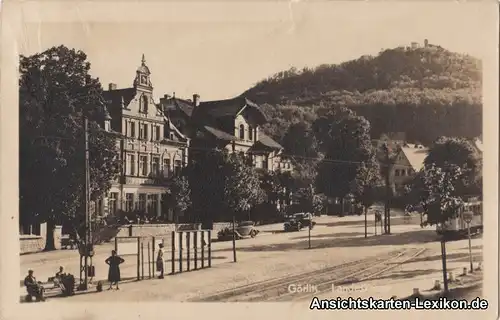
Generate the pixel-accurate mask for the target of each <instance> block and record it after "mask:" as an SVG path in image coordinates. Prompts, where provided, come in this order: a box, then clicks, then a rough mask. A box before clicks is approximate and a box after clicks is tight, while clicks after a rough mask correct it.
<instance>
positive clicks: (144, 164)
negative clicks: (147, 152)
mask: <svg viewBox="0 0 500 320" xmlns="http://www.w3.org/2000/svg"><path fill="white" fill-rule="evenodd" d="M139 170H140V172H141V175H143V176H147V175H148V157H147V156H140V157H139Z"/></svg>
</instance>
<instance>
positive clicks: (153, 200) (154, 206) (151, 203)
mask: <svg viewBox="0 0 500 320" xmlns="http://www.w3.org/2000/svg"><path fill="white" fill-rule="evenodd" d="M157 210H158V195H156V194H149V195H148V214H149V215H150V216H156V215H157V212H158V211H157Z"/></svg>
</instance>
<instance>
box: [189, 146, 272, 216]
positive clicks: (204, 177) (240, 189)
mask: <svg viewBox="0 0 500 320" xmlns="http://www.w3.org/2000/svg"><path fill="white" fill-rule="evenodd" d="M191 157H192V160H191V163H190V164H189V165H188V167H187V168H186V170H187V176H188V179H189V185H190V188H191V200H192V206H193V211H194V212H195V213H196V214H197V216H198V219H200V220H201V221H202V222H205V223H210V222H213V221H217V220H219V221H220V220H222V221H226V219H228V218H229V217H232V216H233V214H237V215H238V216H239V218H242V214H243V213H248V212H249V211H250V209H251V208H252V207H253V206H254V205H256V204H258V203H260V202H262V201H263V200H264V192H263V190H262V188H261V186H260V181H259V176H258V174H257V172H256V170H255V168H253V167H251V166H249V165H248V164H247V161H246V160H245V159H244V158H243V157H242V156H240V155H239V154H235V153H233V154H229V153H228V152H227V151H221V150H214V151H210V152H203V151H200V152H198V151H197V152H192V153H191Z"/></svg>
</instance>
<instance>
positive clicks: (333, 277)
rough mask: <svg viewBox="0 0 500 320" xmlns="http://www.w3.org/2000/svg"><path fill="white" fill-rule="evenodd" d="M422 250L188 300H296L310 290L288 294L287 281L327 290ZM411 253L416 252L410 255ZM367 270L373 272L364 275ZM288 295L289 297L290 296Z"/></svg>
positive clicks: (394, 251) (384, 256)
mask: <svg viewBox="0 0 500 320" xmlns="http://www.w3.org/2000/svg"><path fill="white" fill-rule="evenodd" d="M415 250H417V251H415ZM423 251H424V249H417V248H408V249H399V250H393V251H390V252H386V253H383V254H380V255H377V256H372V257H368V258H365V259H360V260H356V261H351V262H347V263H344V264H340V265H336V266H332V267H328V268H324V269H321V270H315V271H310V272H305V273H301V274H295V275H290V276H285V277H281V278H277V279H272V280H266V281H260V282H256V283H252V284H249V285H244V286H240V287H236V288H233V289H228V290H224V291H221V292H217V293H215V294H211V295H208V296H204V297H201V298H195V299H192V300H191V301H193V302H209V301H224V302H252V301H287V300H296V299H299V298H300V297H303V296H304V295H305V296H308V295H311V294H312V293H307V292H304V293H291V292H289V286H290V285H291V284H295V285H296V284H308V285H313V286H316V287H317V288H318V289H320V290H323V291H327V290H328V288H327V286H328V287H329V288H331V285H332V284H336V283H337V284H339V283H341V282H345V281H351V280H352V279H353V277H356V276H359V275H363V274H365V276H364V277H365V278H366V277H367V276H370V275H372V276H373V274H376V273H377V272H382V271H385V270H386V269H387V270H388V268H389V267H387V264H388V263H390V261H397V259H398V258H401V257H402V256H408V255H410V256H411V254H412V253H415V252H419V253H418V254H420V253H422V252H423ZM415 256H416V255H414V256H412V257H415ZM400 263H402V262H400ZM381 266H384V268H381ZM395 266H397V265H395ZM395 266H394V267H395ZM368 270H374V271H373V272H372V273H370V274H368V273H367V272H368ZM354 280H355V279H354ZM358 281H360V280H358ZM330 290H331V289H330ZM292 297H293V299H291V298H292Z"/></svg>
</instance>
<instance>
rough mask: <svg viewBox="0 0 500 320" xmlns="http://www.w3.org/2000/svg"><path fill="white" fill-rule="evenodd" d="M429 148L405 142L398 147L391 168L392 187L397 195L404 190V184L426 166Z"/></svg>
mask: <svg viewBox="0 0 500 320" xmlns="http://www.w3.org/2000/svg"><path fill="white" fill-rule="evenodd" d="M428 153H429V149H428V148H425V147H424V146H422V145H419V144H406V143H405V144H403V145H402V146H400V147H399V148H398V151H397V152H396V155H395V156H394V159H393V165H392V166H391V169H390V176H389V178H390V182H391V188H392V190H393V193H394V194H395V195H401V194H403V192H404V186H405V185H406V184H407V183H408V182H410V181H411V179H413V177H415V175H416V174H417V173H418V172H419V171H420V170H421V169H422V168H423V167H424V161H425V158H426V157H427V154H428Z"/></svg>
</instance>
